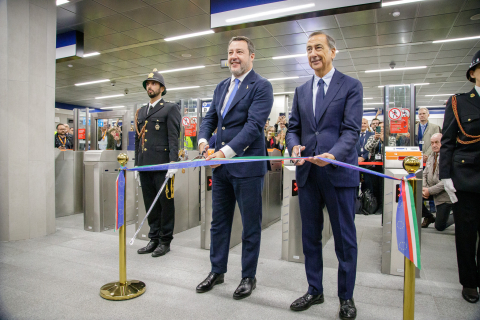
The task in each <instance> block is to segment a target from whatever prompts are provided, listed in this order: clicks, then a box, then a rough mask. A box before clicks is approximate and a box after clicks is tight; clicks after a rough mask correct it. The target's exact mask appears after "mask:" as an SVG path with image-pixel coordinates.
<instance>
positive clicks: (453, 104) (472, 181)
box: [440, 51, 480, 303]
mask: <svg viewBox="0 0 480 320" xmlns="http://www.w3.org/2000/svg"><path fill="white" fill-rule="evenodd" d="M467 79H468V80H469V81H471V82H473V83H475V87H474V88H473V89H472V91H470V92H468V93H461V94H456V95H454V96H453V97H451V98H450V99H448V102H447V106H446V109H445V119H444V122H443V136H442V147H441V149H440V158H441V159H442V161H441V162H440V179H441V180H442V181H443V182H444V185H445V191H447V193H448V195H449V196H450V199H451V200H452V202H453V203H454V205H453V216H454V219H455V244H456V248H457V263H458V273H459V276H460V283H461V284H462V286H463V289H462V296H463V298H464V299H465V300H466V301H468V302H471V303H476V302H477V301H478V289H477V288H478V287H480V247H479V248H476V244H477V236H478V235H479V234H480V51H478V52H477V53H476V54H475V55H474V56H473V60H472V63H471V64H470V67H469V68H468V70H467Z"/></svg>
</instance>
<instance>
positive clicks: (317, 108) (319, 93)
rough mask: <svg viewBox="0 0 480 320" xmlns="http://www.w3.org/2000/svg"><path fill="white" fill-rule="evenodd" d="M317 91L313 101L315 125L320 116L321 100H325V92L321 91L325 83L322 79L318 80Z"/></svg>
mask: <svg viewBox="0 0 480 320" xmlns="http://www.w3.org/2000/svg"><path fill="white" fill-rule="evenodd" d="M317 85H318V90H317V96H316V99H315V123H318V121H320V114H321V112H322V107H323V98H325V90H324V89H323V87H324V85H325V81H323V79H320V80H318V84H317Z"/></svg>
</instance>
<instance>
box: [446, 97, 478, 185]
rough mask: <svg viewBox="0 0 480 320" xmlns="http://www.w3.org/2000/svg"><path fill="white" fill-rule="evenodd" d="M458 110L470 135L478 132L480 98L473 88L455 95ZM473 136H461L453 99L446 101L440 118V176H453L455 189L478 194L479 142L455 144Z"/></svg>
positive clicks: (447, 177)
mask: <svg viewBox="0 0 480 320" xmlns="http://www.w3.org/2000/svg"><path fill="white" fill-rule="evenodd" d="M456 96H457V110H458V117H459V119H460V123H461V124H462V127H463V129H464V130H465V132H466V133H467V134H469V135H474V136H478V135H480V97H479V96H478V93H477V91H476V90H475V88H474V89H473V90H472V91H470V92H468V93H462V94H457V95H456ZM457 136H458V137H460V140H463V141H470V140H472V139H470V138H467V137H465V136H464V135H463V133H462V132H461V131H460V128H459V127H458V124H457V120H456V119H455V115H454V114H453V109H452V98H451V97H450V98H449V99H448V101H447V106H446V108H445V118H444V121H443V136H442V147H441V149H440V155H441V157H442V162H441V163H440V179H449V178H450V179H452V181H453V185H454V186H455V189H456V190H457V191H468V192H476V193H480V142H477V143H472V144H461V143H458V142H457V141H456V140H457Z"/></svg>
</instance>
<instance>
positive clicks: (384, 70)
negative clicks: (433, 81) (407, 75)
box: [365, 66, 427, 73]
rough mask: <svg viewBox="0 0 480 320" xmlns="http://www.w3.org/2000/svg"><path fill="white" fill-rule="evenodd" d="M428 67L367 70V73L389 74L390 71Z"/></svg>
mask: <svg viewBox="0 0 480 320" xmlns="http://www.w3.org/2000/svg"><path fill="white" fill-rule="evenodd" d="M425 68H427V66H418V67H405V68H395V69H376V70H365V73H371V72H389V71H404V70H416V69H425Z"/></svg>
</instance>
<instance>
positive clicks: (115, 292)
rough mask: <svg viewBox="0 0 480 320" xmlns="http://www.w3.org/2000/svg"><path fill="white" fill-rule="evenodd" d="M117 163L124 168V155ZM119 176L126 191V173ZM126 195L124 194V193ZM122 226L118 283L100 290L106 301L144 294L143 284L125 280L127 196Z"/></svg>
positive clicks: (124, 200) (125, 161)
mask: <svg viewBox="0 0 480 320" xmlns="http://www.w3.org/2000/svg"><path fill="white" fill-rule="evenodd" d="M117 160H118V162H119V163H120V165H121V166H122V167H125V166H126V164H127V162H128V156H127V155H126V154H125V153H120V154H119V155H118V157H117ZM120 174H123V175H124V177H125V188H124V190H127V171H126V170H122V172H120ZM125 193H126V192H125ZM123 208H124V214H123V225H122V226H121V227H120V228H119V230H118V231H119V232H118V239H119V273H120V281H118V282H110V283H107V284H106V285H103V286H102V287H101V288H100V296H101V297H102V298H104V299H107V300H128V299H133V298H136V297H138V296H140V295H142V294H143V293H144V292H145V289H146V287H145V283H144V282H142V281H138V280H127V249H126V238H127V230H126V227H127V226H126V222H127V218H126V217H127V214H126V211H125V210H126V208H127V196H126V194H125V195H124V197H123Z"/></svg>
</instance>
